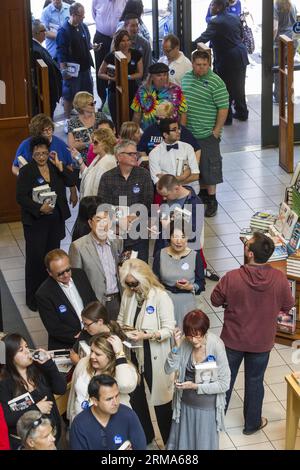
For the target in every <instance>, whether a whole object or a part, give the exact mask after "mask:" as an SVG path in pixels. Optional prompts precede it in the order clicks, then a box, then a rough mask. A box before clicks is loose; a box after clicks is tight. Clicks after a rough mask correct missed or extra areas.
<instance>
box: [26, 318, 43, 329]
mask: <svg viewBox="0 0 300 470" xmlns="http://www.w3.org/2000/svg"><path fill="white" fill-rule="evenodd" d="M24 322H25V324H26V326H27V328H28V331H30V332H31V333H32V332H35V331H37V332H42V331H46V330H45V327H44V325H43V322H42V320H41V319H40V317H39V316H37V317H35V318H26V319H25V320H24Z"/></svg>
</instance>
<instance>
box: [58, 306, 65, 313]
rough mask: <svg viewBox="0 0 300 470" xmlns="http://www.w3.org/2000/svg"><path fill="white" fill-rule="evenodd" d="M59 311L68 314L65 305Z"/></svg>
mask: <svg viewBox="0 0 300 470" xmlns="http://www.w3.org/2000/svg"><path fill="white" fill-rule="evenodd" d="M58 310H59V311H60V313H66V311H67V307H66V306H65V305H60V306H59V307H58Z"/></svg>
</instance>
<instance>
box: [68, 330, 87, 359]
mask: <svg viewBox="0 0 300 470" xmlns="http://www.w3.org/2000/svg"><path fill="white" fill-rule="evenodd" d="M91 338H92V336H91V335H90V334H89V333H88V332H87V331H86V330H81V332H80V335H79V336H78V338H77V340H76V342H75V343H74V344H73V346H72V349H73V351H75V352H76V354H78V348H79V341H85V342H86V343H87V344H88V345H89V344H90V340H91Z"/></svg>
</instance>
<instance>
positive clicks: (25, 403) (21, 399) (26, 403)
mask: <svg viewBox="0 0 300 470" xmlns="http://www.w3.org/2000/svg"><path fill="white" fill-rule="evenodd" d="M34 403H35V402H34V400H33V398H32V396H31V395H30V393H29V392H26V393H23V395H19V396H18V397H16V398H13V399H12V400H10V401H9V402H8V403H7V404H8V406H9V407H10V409H11V411H24V410H26V409H27V408H29V407H30V406H31V405H34Z"/></svg>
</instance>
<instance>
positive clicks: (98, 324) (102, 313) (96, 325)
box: [70, 300, 126, 364]
mask: <svg viewBox="0 0 300 470" xmlns="http://www.w3.org/2000/svg"><path fill="white" fill-rule="evenodd" d="M81 318H82V324H83V330H82V331H81V333H80V335H79V336H78V338H77V340H76V342H75V344H74V345H73V348H72V349H71V352H70V357H71V361H72V362H73V364H77V363H78V362H79V359H80V357H79V355H78V350H79V343H80V341H84V342H85V343H86V344H88V345H89V344H90V342H91V339H92V337H93V336H95V335H98V334H99V333H108V334H112V335H117V336H119V337H120V338H121V340H124V339H126V336H125V334H124V333H123V332H122V330H121V328H120V326H119V324H118V323H117V322H116V321H113V320H112V321H109V319H108V318H109V315H108V312H107V310H106V308H105V306H104V305H102V304H101V303H100V302H99V301H98V300H96V301H95V302H91V303H89V304H88V305H87V306H86V307H85V308H84V309H83V310H82V312H81Z"/></svg>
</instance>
